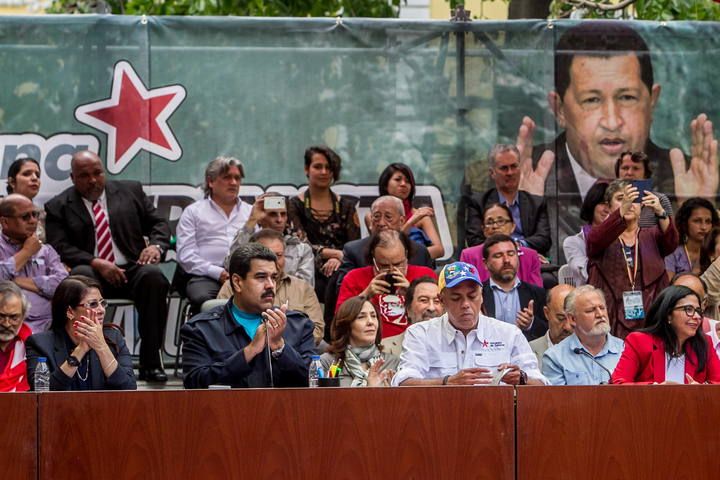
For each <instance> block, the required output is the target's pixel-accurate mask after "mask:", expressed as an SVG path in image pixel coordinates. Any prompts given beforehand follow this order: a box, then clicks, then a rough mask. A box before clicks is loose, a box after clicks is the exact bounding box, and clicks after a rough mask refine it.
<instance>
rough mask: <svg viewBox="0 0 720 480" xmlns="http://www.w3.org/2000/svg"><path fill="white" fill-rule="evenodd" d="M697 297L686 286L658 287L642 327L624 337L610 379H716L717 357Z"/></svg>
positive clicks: (667, 381) (718, 375) (662, 381)
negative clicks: (656, 294)
mask: <svg viewBox="0 0 720 480" xmlns="http://www.w3.org/2000/svg"><path fill="white" fill-rule="evenodd" d="M700 305H701V300H700V298H699V297H698V296H697V294H696V293H695V292H693V291H692V290H690V289H689V288H687V287H684V286H679V285H672V286H670V287H668V288H666V289H665V290H663V291H662V292H661V293H660V295H658V297H657V298H656V299H655V302H654V303H653V305H652V306H651V307H650V310H649V311H648V321H647V325H648V326H647V328H645V329H643V331H639V332H633V333H630V334H629V335H628V336H627V338H626V339H625V350H623V353H622V356H621V357H620V361H619V362H618V364H617V367H616V368H615V371H614V372H613V375H612V383H660V384H684V383H720V360H718V357H717V355H715V352H713V351H712V348H710V347H709V346H708V343H707V338H706V336H705V334H704V333H703V331H702V328H701V325H702V316H703V315H702V310H701V309H700Z"/></svg>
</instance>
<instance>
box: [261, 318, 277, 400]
mask: <svg viewBox="0 0 720 480" xmlns="http://www.w3.org/2000/svg"><path fill="white" fill-rule="evenodd" d="M262 321H263V323H264V324H265V352H266V354H267V364H268V370H270V388H275V381H274V380H273V367H272V353H271V352H270V331H269V330H268V316H267V314H266V313H264V312H263V314H262Z"/></svg>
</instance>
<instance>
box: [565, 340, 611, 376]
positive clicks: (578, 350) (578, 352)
mask: <svg viewBox="0 0 720 480" xmlns="http://www.w3.org/2000/svg"><path fill="white" fill-rule="evenodd" d="M573 353H574V354H575V355H585V356H586V357H588V358H589V359H590V360H592V361H593V362H595V363H596V364H597V365H599V366H600V368H602V369H603V370H605V371H606V372H607V374H608V381H607V382H600V385H607V384H609V383H610V379H611V378H612V372H610V370H608V369H607V368H605V365H603V364H602V363H600V362H598V361H597V360H596V359H595V357H593V356H592V355H590V353H588V352H586V351H585V350H583V349H582V348H579V347H575V348H573Z"/></svg>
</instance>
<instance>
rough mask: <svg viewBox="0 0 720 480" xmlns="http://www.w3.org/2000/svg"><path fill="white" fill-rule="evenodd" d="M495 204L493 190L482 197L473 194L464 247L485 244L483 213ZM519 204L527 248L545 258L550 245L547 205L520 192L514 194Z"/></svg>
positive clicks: (468, 213)
mask: <svg viewBox="0 0 720 480" xmlns="http://www.w3.org/2000/svg"><path fill="white" fill-rule="evenodd" d="M492 203H499V197H498V192H497V189H495V188H491V189H490V190H488V191H487V192H485V193H483V194H479V193H476V194H474V195H473V196H472V197H471V198H470V201H469V202H468V204H467V227H466V230H467V236H466V240H467V244H468V246H470V247H472V246H475V245H479V244H481V243H482V242H484V241H485V235H484V234H483V227H482V225H483V213H484V212H485V209H486V208H487V207H488V205H490V204H492ZM518 203H519V204H520V223H522V230H523V235H525V241H526V242H527V244H528V247H530V248H532V249H533V250H535V251H537V252H538V253H540V254H542V255H547V253H548V251H549V250H550V247H551V246H552V237H551V235H550V220H549V218H548V212H547V205H546V204H545V199H544V198H543V197H538V196H537V195H531V194H529V193H528V192H525V191H523V190H520V191H519V192H518Z"/></svg>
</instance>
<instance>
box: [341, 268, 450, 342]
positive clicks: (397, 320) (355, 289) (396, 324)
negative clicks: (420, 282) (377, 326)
mask: <svg viewBox="0 0 720 480" xmlns="http://www.w3.org/2000/svg"><path fill="white" fill-rule="evenodd" d="M375 275H376V274H375V271H374V270H373V267H372V266H369V267H361V268H356V269H354V270H351V271H350V272H349V273H348V274H347V275H345V278H343V281H342V284H340V293H338V299H337V303H336V304H335V312H337V311H338V308H340V305H342V304H343V302H345V300H347V299H348V298H350V297H354V296H357V295H360V294H361V293H362V291H363V290H365V288H367V286H368V285H370V282H371V281H372V279H373V278H375ZM426 275H427V276H429V277H432V278H434V279H437V275H435V272H434V271H432V270H431V269H429V268H427V267H421V266H418V265H408V267H407V273H406V274H405V278H407V280H408V282H412V281H413V280H415V279H416V278H420V277H423V276H426ZM370 301H371V302H372V304H373V305H375V308H377V310H378V312H379V314H380V319H381V321H382V336H383V338H386V337H394V336H395V335H400V334H401V333H403V332H404V331H405V329H406V328H407V327H408V320H407V315H405V297H404V296H403V295H397V294H378V295H375V296H373V298H371V299H370Z"/></svg>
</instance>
